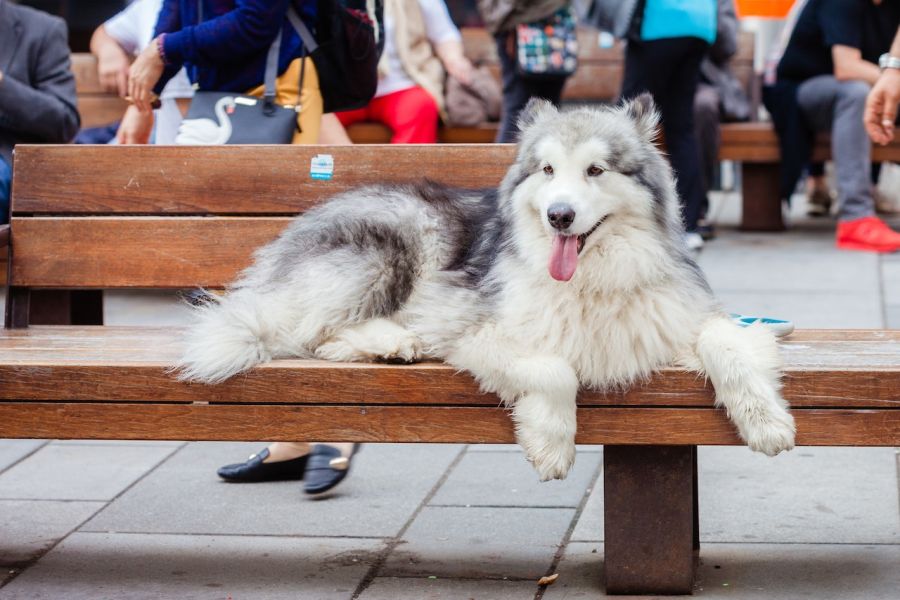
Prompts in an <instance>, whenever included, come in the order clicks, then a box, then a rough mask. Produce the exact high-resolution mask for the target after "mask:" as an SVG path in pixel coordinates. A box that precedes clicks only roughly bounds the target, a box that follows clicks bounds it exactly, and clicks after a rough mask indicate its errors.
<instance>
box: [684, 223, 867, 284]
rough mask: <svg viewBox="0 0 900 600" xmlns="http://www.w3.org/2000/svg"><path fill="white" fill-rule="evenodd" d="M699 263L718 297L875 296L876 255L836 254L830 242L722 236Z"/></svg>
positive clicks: (794, 236) (793, 237)
mask: <svg viewBox="0 0 900 600" xmlns="http://www.w3.org/2000/svg"><path fill="white" fill-rule="evenodd" d="M698 263H699V264H700V266H701V268H702V269H703V271H704V273H706V276H707V278H708V279H709V282H710V285H711V286H712V288H713V290H715V291H717V292H718V291H744V290H746V291H750V292H753V291H757V290H760V289H764V290H779V291H792V292H800V293H806V294H809V293H810V292H822V291H829V292H830V291H838V292H840V291H851V290H852V291H859V292H869V293H873V294H877V293H878V290H879V283H878V279H879V273H878V265H879V263H878V256H877V255H875V254H871V253H865V252H845V251H841V250H838V249H836V248H835V247H834V244H833V242H832V240H831V239H830V238H828V239H827V240H826V239H822V238H821V236H816V237H814V238H809V237H804V236H802V235H801V234H798V233H795V232H791V233H789V234H784V233H771V234H743V235H737V236H731V235H729V236H723V237H722V238H720V239H717V240H715V241H714V242H712V243H710V244H709V246H708V247H707V248H704V251H703V252H701V253H700V256H699V258H698Z"/></svg>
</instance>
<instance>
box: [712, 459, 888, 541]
mask: <svg viewBox="0 0 900 600" xmlns="http://www.w3.org/2000/svg"><path fill="white" fill-rule="evenodd" d="M699 482H700V539H701V540H703V541H716V542H780V543H790V542H808V543H860V544H874V543H888V544H898V543H900V511H898V501H897V469H896V463H895V458H894V449H893V448H814V447H800V448H796V449H794V450H792V451H791V452H788V453H786V454H782V455H779V456H778V457H776V458H774V459H773V458H769V457H766V456H763V455H760V454H758V453H753V452H750V450H748V449H747V448H744V447H702V448H701V449H700V452H699Z"/></svg>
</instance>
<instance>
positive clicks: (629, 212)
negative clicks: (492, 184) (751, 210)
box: [501, 94, 680, 281]
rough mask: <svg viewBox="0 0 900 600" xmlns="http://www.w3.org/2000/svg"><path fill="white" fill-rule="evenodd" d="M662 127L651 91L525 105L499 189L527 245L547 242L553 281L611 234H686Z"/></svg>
mask: <svg viewBox="0 0 900 600" xmlns="http://www.w3.org/2000/svg"><path fill="white" fill-rule="evenodd" d="M658 127H659V114H658V113H657V111H656V108H655V107H654V105H653V100H652V98H651V97H650V95H649V94H644V95H641V96H638V97H637V98H635V99H633V100H631V101H628V102H624V103H622V104H620V105H619V106H615V107H604V108H579V109H575V110H571V111H564V112H560V111H558V110H557V109H556V108H555V107H554V106H553V105H552V104H550V103H549V102H547V101H545V100H532V101H531V102H529V104H528V106H526V108H525V109H524V110H523V112H522V115H521V118H520V120H519V128H520V130H521V138H520V142H519V148H518V153H517V159H516V163H515V165H513V167H512V168H511V170H510V172H509V173H508V174H507V176H506V178H505V179H504V182H503V185H502V187H501V192H502V194H501V195H502V197H504V198H506V199H507V202H508V203H509V204H508V205H507V208H508V209H509V210H511V212H512V215H513V219H514V220H515V221H516V225H517V226H519V227H522V228H524V229H525V234H526V236H527V237H528V238H529V241H528V243H529V244H535V245H538V246H539V245H541V244H543V245H544V246H545V250H546V254H544V250H541V251H540V252H538V253H537V254H536V255H537V256H540V257H541V259H542V260H547V264H548V265H549V267H548V268H549V272H550V275H551V276H552V277H553V278H554V279H557V280H560V281H568V280H569V279H571V278H572V276H573V275H574V273H575V270H576V268H577V267H578V263H579V260H581V259H582V258H583V257H584V256H586V255H588V254H589V253H592V252H595V251H597V250H598V249H600V248H602V247H603V246H604V240H605V239H606V240H608V239H610V236H614V235H616V234H619V235H620V236H621V235H622V234H624V233H628V232H630V233H632V234H637V235H640V233H641V232H646V233H649V234H651V235H652V236H657V237H659V238H666V239H668V238H670V237H673V236H674V235H675V234H676V233H678V232H680V229H679V228H680V218H679V216H678V214H679V213H678V206H677V197H676V195H675V191H674V182H673V178H672V172H671V169H670V168H669V166H668V164H667V162H666V161H665V159H664V158H663V157H662V155H661V154H660V152H659V150H658V149H657V148H656V146H655V145H654V140H655V139H656V137H657V134H658ZM532 250H540V248H532Z"/></svg>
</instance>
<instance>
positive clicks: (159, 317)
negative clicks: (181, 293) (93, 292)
mask: <svg viewBox="0 0 900 600" xmlns="http://www.w3.org/2000/svg"><path fill="white" fill-rule="evenodd" d="M190 318H191V311H190V307H188V306H187V305H186V304H185V303H184V302H182V301H181V300H180V299H179V298H178V295H177V293H176V292H172V291H168V290H165V291H161V290H106V291H104V292H103V323H104V324H106V325H157V326H163V325H175V326H184V325H187V324H188V323H190Z"/></svg>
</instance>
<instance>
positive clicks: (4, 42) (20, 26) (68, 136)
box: [0, 0, 80, 223]
mask: <svg viewBox="0 0 900 600" xmlns="http://www.w3.org/2000/svg"><path fill="white" fill-rule="evenodd" d="M79 124H80V121H79V118H78V105H77V101H76V96H75V77H74V76H73V75H72V70H71V68H70V65H69V43H68V33H67V30H66V24H65V22H64V21H63V20H62V19H60V18H58V17H52V16H50V15H48V14H46V13H43V12H40V11H37V10H34V9H32V8H28V7H25V6H18V5H16V4H12V3H10V2H8V1H7V0H0V223H7V222H8V221H9V190H10V182H11V181H12V151H13V147H14V146H15V145H16V144H19V143H31V144H33V143H48V144H64V143H67V142H70V141H72V138H74V137H75V134H76V133H78V126H79Z"/></svg>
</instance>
